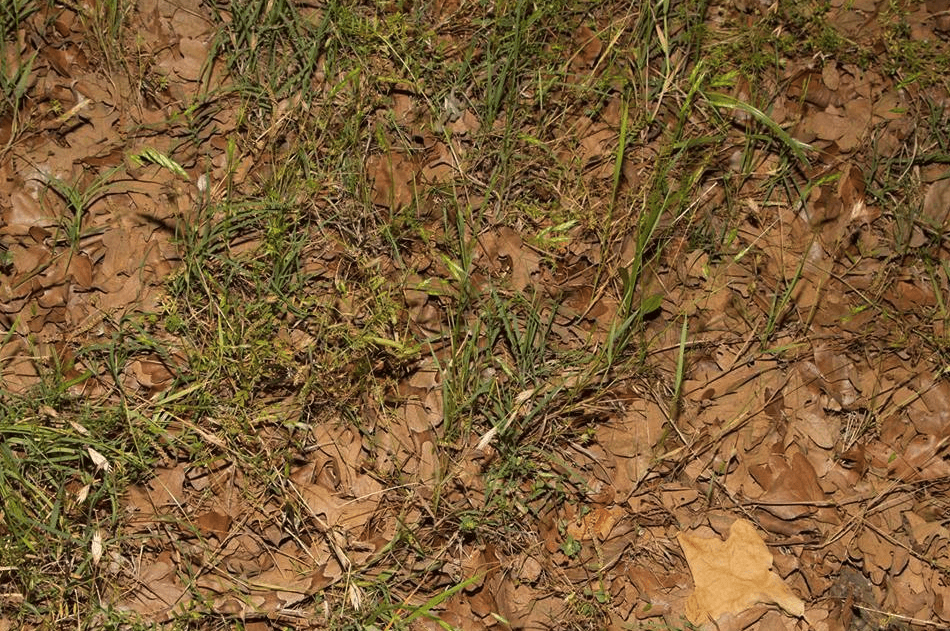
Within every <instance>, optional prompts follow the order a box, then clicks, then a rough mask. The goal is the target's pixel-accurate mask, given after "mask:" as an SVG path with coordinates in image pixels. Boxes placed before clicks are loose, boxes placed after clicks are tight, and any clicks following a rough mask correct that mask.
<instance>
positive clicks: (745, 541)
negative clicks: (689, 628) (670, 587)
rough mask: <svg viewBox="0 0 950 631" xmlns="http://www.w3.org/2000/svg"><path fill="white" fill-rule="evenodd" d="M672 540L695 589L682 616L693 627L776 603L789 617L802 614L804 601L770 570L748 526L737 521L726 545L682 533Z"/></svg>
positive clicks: (766, 554) (767, 556) (762, 545)
mask: <svg viewBox="0 0 950 631" xmlns="http://www.w3.org/2000/svg"><path fill="white" fill-rule="evenodd" d="M676 538H677V539H678V540H679V543H680V547H682V548H683V552H684V553H685V554H686V562H687V563H688V564H689V569H690V572H692V574H693V582H694V583H695V585H696V588H695V590H694V592H693V594H692V595H691V596H690V597H689V599H688V600H687V601H686V617H687V618H689V621H690V622H692V623H693V624H702V623H704V622H710V621H715V620H716V619H717V618H719V616H721V615H723V614H726V613H739V612H741V611H743V610H745V609H748V608H749V607H751V606H753V605H756V604H769V603H775V604H777V605H778V606H779V607H781V608H782V609H784V610H785V611H786V612H787V613H789V614H791V615H793V616H802V615H804V613H805V603H804V602H802V601H801V600H800V599H799V598H798V597H797V596H795V594H793V593H792V591H791V590H790V589H789V588H788V586H787V585H785V583H783V582H782V579H781V578H780V577H779V576H778V575H777V574H775V573H773V572H772V571H771V568H772V555H771V553H770V552H769V551H768V548H766V547H765V542H764V541H763V540H762V538H761V537H760V536H759V534H758V533H757V532H756V530H755V527H754V526H753V525H752V524H750V523H749V522H747V521H744V520H742V519H739V520H736V522H735V523H733V524H732V526H731V527H730V529H729V538H728V539H727V540H726V541H722V540H721V539H719V538H718V537H712V538H704V537H698V536H695V535H691V534H689V533H685V532H681V533H680V534H678V535H677V537H676Z"/></svg>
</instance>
